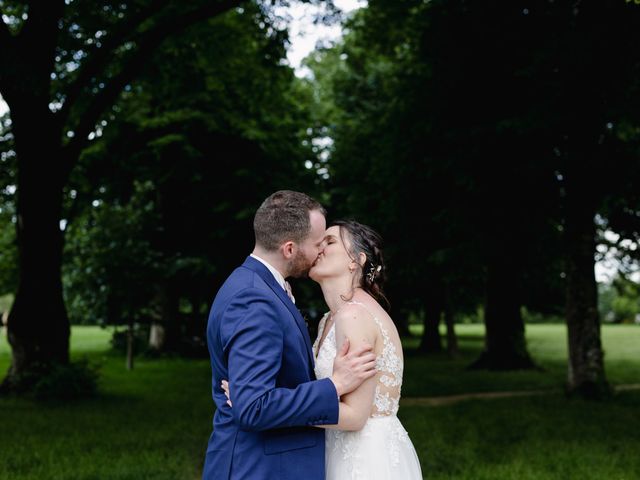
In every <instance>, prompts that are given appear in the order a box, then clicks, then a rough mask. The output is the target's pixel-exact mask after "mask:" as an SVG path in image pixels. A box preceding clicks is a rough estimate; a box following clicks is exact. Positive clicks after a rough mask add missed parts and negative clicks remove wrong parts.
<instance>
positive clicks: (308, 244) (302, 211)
mask: <svg viewBox="0 0 640 480" xmlns="http://www.w3.org/2000/svg"><path fill="white" fill-rule="evenodd" d="M325 214H326V212H325V210H324V208H323V207H322V205H320V204H319V203H318V202H317V201H315V200H314V199H312V198H310V197H309V196H307V195H305V194H303V193H300V192H294V191H290V190H281V191H278V192H275V193H274V194H272V195H271V196H269V197H268V198H267V199H266V200H265V201H264V202H263V203H262V205H261V206H260V207H259V208H258V210H257V211H256V214H255V217H254V221H253V227H254V232H255V239H256V242H255V248H254V250H253V253H252V254H251V255H250V256H249V257H247V258H246V260H245V261H244V263H243V264H242V265H241V266H240V267H238V268H237V269H236V270H234V271H233V273H231V275H230V276H229V278H227V280H226V281H225V283H224V284H223V285H222V287H221V288H220V290H219V291H218V293H217V295H216V297H215V299H214V301H213V305H212V307H211V312H210V314H209V321H208V324H207V344H208V348H209V354H210V356H211V370H212V374H213V378H212V380H213V400H214V402H215V404H216V412H215V415H214V420H213V433H212V434H211V437H210V439H209V444H208V448H207V453H206V459H205V464H204V470H203V475H202V478H203V480H213V479H216V480H217V479H222V480H227V479H229V480H231V479H233V480H263V479H264V480H267V479H269V480H271V479H274V480H275V479H277V480H288V479H292V480H293V479H299V478H301V476H303V477H304V478H305V479H309V480H324V476H325V469H324V430H323V429H321V428H314V427H313V425H331V424H336V423H338V403H339V397H340V396H341V395H344V394H346V393H349V392H351V391H353V390H355V389H356V388H357V387H358V386H359V385H360V384H361V383H362V382H363V381H364V380H366V379H367V378H370V377H371V376H373V375H375V373H376V370H375V355H374V354H373V353H372V352H371V348H369V349H368V350H361V351H358V352H352V353H348V344H347V345H346V347H345V348H343V350H342V351H341V352H340V353H339V354H338V355H337V356H336V360H335V362H334V366H333V376H332V377H331V378H326V379H322V380H316V379H315V375H314V372H313V366H314V357H313V352H312V349H311V341H310V339H309V333H308V331H307V328H306V325H305V323H304V320H303V319H302V316H301V315H300V312H299V311H298V309H297V308H296V307H295V305H294V299H293V295H291V294H290V289H289V284H288V283H287V282H286V280H285V278H287V277H305V276H306V275H307V274H308V271H309V268H310V267H311V265H312V264H313V262H314V261H315V259H316V257H317V256H318V254H319V253H320V250H321V248H322V246H323V240H324V232H325V229H326V221H325ZM223 379H228V380H229V389H230V391H231V401H232V404H233V408H231V407H230V406H229V404H227V397H226V396H225V393H224V390H223V389H222V387H221V385H220V383H221V381H222V380H223Z"/></svg>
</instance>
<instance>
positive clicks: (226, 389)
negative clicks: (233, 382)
mask: <svg viewBox="0 0 640 480" xmlns="http://www.w3.org/2000/svg"><path fill="white" fill-rule="evenodd" d="M220 386H221V387H222V390H224V394H225V395H226V396H227V405H229V406H230V407H232V406H233V405H232V404H231V397H230V396H229V382H227V381H226V380H222V383H221V384H220Z"/></svg>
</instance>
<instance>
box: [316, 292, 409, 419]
mask: <svg viewBox="0 0 640 480" xmlns="http://www.w3.org/2000/svg"><path fill="white" fill-rule="evenodd" d="M347 303H348V304H355V305H361V306H362V307H363V308H365V309H366V310H367V312H369V310H368V309H367V307H366V306H365V305H364V304H362V303H360V302H354V301H352V302H347ZM369 314H370V315H371V317H372V318H373V321H374V322H375V323H376V325H378V328H379V329H380V333H381V335H382V340H383V345H382V352H380V354H379V355H378V358H377V360H376V366H377V368H378V373H377V375H376V378H377V385H376V391H375V397H374V400H373V408H372V413H371V416H372V417H382V416H388V415H396V414H397V413H398V406H399V403H400V390H401V388H402V371H403V362H402V359H401V358H400V356H399V355H398V352H397V350H396V346H395V345H394V343H393V342H392V341H391V339H390V338H389V334H388V332H387V330H386V329H385V328H384V326H383V325H382V322H381V321H380V319H379V318H378V317H376V316H375V315H373V314H372V313H371V312H369ZM328 317H329V312H327V313H326V314H325V315H324V316H323V317H322V319H321V320H320V324H319V325H318V336H317V338H316V341H315V342H314V344H313V353H314V354H315V356H316V362H315V374H316V377H317V378H327V377H330V376H331V374H332V373H333V360H334V359H335V357H336V354H337V345H336V330H335V323H334V324H333V325H332V326H331V328H330V330H329V332H328V333H327V335H326V337H325V339H324V340H323V341H322V345H320V351H318V345H319V343H320V339H321V338H322V336H323V335H324V327H325V325H326V322H327V318H328Z"/></svg>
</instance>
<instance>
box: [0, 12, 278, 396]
mask: <svg viewBox="0 0 640 480" xmlns="http://www.w3.org/2000/svg"><path fill="white" fill-rule="evenodd" d="M241 4H242V2H241V1H240V0H220V1H216V2H211V1H196V2H189V3H188V4H185V3H184V2H176V1H172V0H147V1H143V0H139V1H137V0H130V1H126V0H125V1H118V2H113V1H106V2H102V3H100V4H99V5H96V4H92V3H86V2H77V1H73V0H52V1H47V2H18V1H10V0H6V1H3V2H2V3H0V13H2V19H3V21H2V22H0V93H1V94H2V96H3V97H4V99H5V100H6V102H7V104H8V105H9V108H10V112H11V122H12V123H11V134H12V136H13V141H14V150H15V154H16V158H17V172H18V174H17V182H16V184H17V201H16V217H17V222H16V230H17V242H18V253H19V271H20V279H19V284H18V287H17V292H16V298H15V302H14V304H13V307H12V310H11V313H10V316H9V341H10V343H11V346H12V353H13V355H12V364H11V367H10V370H9V372H8V375H7V377H6V379H5V382H3V388H4V389H10V388H12V385H13V383H15V382H17V381H18V379H19V378H20V376H19V375H20V373H22V372H24V371H26V370H28V369H29V368H30V366H32V365H34V364H35V363H39V362H44V363H49V362H61V363H66V362H68V358H69V320H68V317H67V312H66V308H65V305H64V301H63V296H62V282H61V259H62V248H63V233H62V231H61V228H60V220H61V218H62V205H63V192H64V186H65V185H66V184H67V181H68V179H69V176H70V174H71V172H72V170H73V168H74V167H75V165H76V164H77V162H78V158H79V156H80V153H81V152H82V150H83V149H84V148H85V147H86V146H87V145H88V144H89V143H90V141H91V140H92V139H94V138H95V136H96V132H97V131H98V130H99V129H100V125H99V123H100V122H101V119H103V117H104V116H105V115H107V114H108V112H109V109H110V108H112V107H113V105H114V103H115V102H116V100H117V99H118V98H119V96H120V94H121V93H122V92H123V91H127V90H128V89H129V88H130V85H131V81H132V79H133V78H134V77H135V76H136V75H137V74H138V73H139V72H140V70H141V68H143V66H144V65H145V61H146V59H147V58H148V57H149V55H150V54H151V53H152V52H153V51H154V50H155V49H156V48H157V47H158V45H160V44H161V43H162V42H163V40H164V39H166V38H167V37H169V36H171V35H173V34H175V33H177V32H181V31H184V30H185V29H186V28H188V27H189V26H191V25H193V24H195V23H197V22H199V21H202V20H205V19H207V18H211V17H215V16H217V15H221V14H223V13H225V12H228V11H231V10H233V9H234V8H236V7H240V5H241ZM260 5H262V4H260ZM263 7H264V9H267V8H268V4H264V5H263ZM3 135H6V133H5V132H3ZM35 138H37V141H36V140H34V139H35ZM42 239H46V241H44V242H43V241H42Z"/></svg>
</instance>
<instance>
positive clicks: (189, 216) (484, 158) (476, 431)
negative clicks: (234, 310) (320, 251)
mask: <svg viewBox="0 0 640 480" xmlns="http://www.w3.org/2000/svg"><path fill="white" fill-rule="evenodd" d="M0 13H1V14H2V22H0V95H1V97H0V315H1V317H2V335H1V336H0V375H2V377H1V378H2V380H1V386H0V422H1V423H0V424H1V426H2V428H0V444H2V445H3V447H2V449H0V458H1V459H2V462H0V477H1V478H3V479H36V478H38V479H44V478H51V479H54V478H55V479H58V478H61V479H62V478H64V479H66V478H73V479H101V480H102V479H195V478H199V477H200V471H201V464H202V462H203V460H204V451H205V448H206V442H207V439H208V435H209V434H210V431H211V421H212V415H213V410H214V405H213V403H212V401H211V396H210V391H211V390H210V389H211V378H210V367H209V363H208V353H207V348H206V343H205V328H206V321H207V316H208V312H209V308H210V305H211V302H212V300H213V297H214V295H215V293H216V291H217V289H218V288H219V287H220V285H221V283H222V282H223V281H224V279H225V278H226V277H227V275H228V274H229V273H230V272H231V271H232V270H233V269H234V268H235V267H236V266H238V265H239V264H241V263H242V261H243V260H244V258H245V257H246V255H248V254H249V253H250V251H251V250H252V248H253V241H254V239H253V233H252V220H253V214H254V212H255V209H256V208H257V207H258V206H259V205H260V203H261V202H262V200H263V199H264V198H265V197H266V196H268V195H269V194H270V193H272V192H273V191H275V190H279V189H293V190H300V191H304V192H306V193H309V194H310V195H312V196H314V197H315V198H317V199H318V200H319V201H321V202H322V203H323V204H324V205H325V206H326V207H327V209H328V212H329V215H328V220H329V221H331V220H332V219H338V218H355V219H357V220H358V221H360V222H363V223H366V224H368V225H370V226H372V227H373V228H374V229H375V230H377V231H378V232H379V233H380V234H381V235H382V237H383V238H384V241H385V245H384V247H385V260H386V267H387V268H386V291H387V294H388V297H389V299H390V301H391V313H392V316H393V318H394V321H395V322H396V325H397V327H398V329H399V331H400V332H401V334H402V337H403V344H404V348H405V352H404V353H405V378H404V385H403V399H402V401H401V408H400V413H399V416H400V418H401V420H402V422H403V424H404V425H405V428H406V429H407V431H408V432H409V435H410V436H411V438H412V440H413V442H414V444H415V445H416V448H417V450H418V454H419V456H420V460H421V462H422V468H423V473H424V475H425V478H429V479H473V480H477V479H497V478H499V479H512V478H513V479H529V478H530V479H536V480H538V479H568V478H580V479H591V478H592V479H602V478H624V479H632V478H640V476H638V475H639V474H638V472H640V459H639V458H640V457H638V455H637V451H638V448H640V416H639V415H638V413H639V406H640V250H639V248H638V242H639V241H640V193H639V192H640V190H639V189H638V187H637V186H638V185H639V184H640V183H639V182H640V50H639V49H638V48H637V45H638V44H639V41H640V28H638V26H639V25H640V2H638V1H636V0H611V1H609V2H592V1H579V0H578V1H561V0H532V1H519V0H518V1H511V2H508V3H505V2H497V1H490V0H487V1H484V2H472V1H468V0H448V1H441V0H431V1H424V0H377V1H376V0H369V1H368V2H366V1H358V0H340V1H339V0H335V1H334V2H331V1H320V0H310V1H308V2H302V1H293V0H292V1H286V0H282V1H281V0H266V1H262V0H255V1H238V0H215V1H211V0H209V1H200V0H194V1H191V2H177V1H174V0H120V1H111V0H101V1H99V2H83V1H80V0H64V1H62V0H55V1H49V2H32V1H12V0H6V1H5V0H2V1H0ZM292 285H293V288H294V292H295V296H296V302H297V304H298V306H299V307H300V309H301V310H302V311H303V313H304V314H305V316H306V318H307V319H308V321H309V329H310V335H311V338H312V339H313V338H314V337H315V330H316V328H317V322H318V320H319V318H320V316H321V315H322V314H323V313H324V311H325V310H324V308H325V307H324V304H323V301H322V295H321V292H320V289H319V288H318V287H317V285H315V284H314V283H313V282H311V281H309V280H304V279H303V280H295V281H293V282H292Z"/></svg>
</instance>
